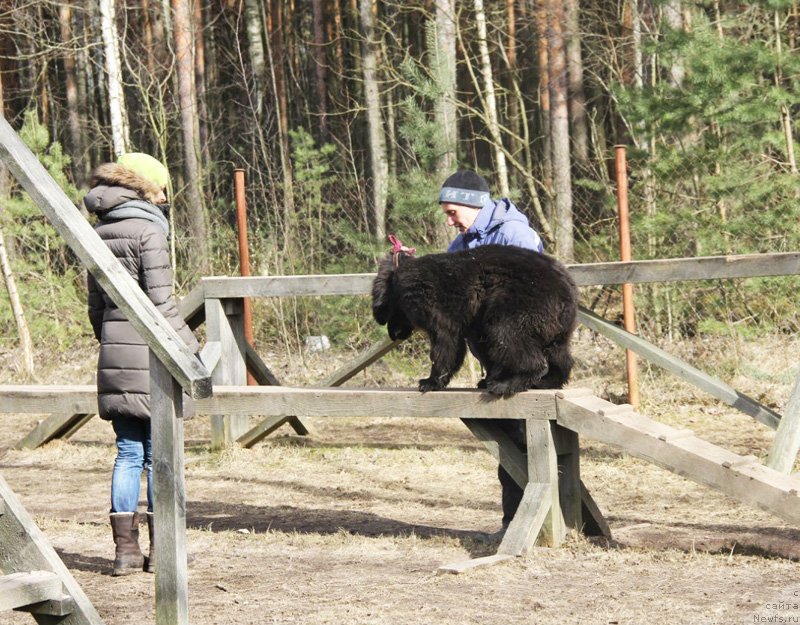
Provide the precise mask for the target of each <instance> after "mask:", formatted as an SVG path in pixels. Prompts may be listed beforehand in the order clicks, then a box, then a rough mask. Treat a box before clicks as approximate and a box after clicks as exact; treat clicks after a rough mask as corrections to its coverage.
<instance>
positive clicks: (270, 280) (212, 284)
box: [202, 273, 375, 299]
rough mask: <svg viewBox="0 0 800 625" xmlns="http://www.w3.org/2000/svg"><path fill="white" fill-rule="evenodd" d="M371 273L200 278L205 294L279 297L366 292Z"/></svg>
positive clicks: (362, 293) (209, 295)
mask: <svg viewBox="0 0 800 625" xmlns="http://www.w3.org/2000/svg"><path fill="white" fill-rule="evenodd" d="M373 280H375V274H374V273H352V274H338V275H306V276H248V277H231V278H203V279H202V283H203V289H204V290H205V294H206V297H216V298H220V299H223V298H227V297H283V296H302V295H366V294H367V293H369V292H370V291H371V290H372V282H373Z"/></svg>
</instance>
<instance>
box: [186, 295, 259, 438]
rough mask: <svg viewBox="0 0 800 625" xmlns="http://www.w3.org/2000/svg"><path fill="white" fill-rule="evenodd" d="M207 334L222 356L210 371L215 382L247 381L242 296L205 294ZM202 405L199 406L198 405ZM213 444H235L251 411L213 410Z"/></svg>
mask: <svg viewBox="0 0 800 625" xmlns="http://www.w3.org/2000/svg"><path fill="white" fill-rule="evenodd" d="M205 309H206V335H207V336H208V340H209V341H210V342H216V343H219V346H220V357H219V362H218V364H217V366H216V367H215V369H214V371H213V373H212V374H211V377H212V380H213V381H214V385H215V386H217V385H226V386H238V385H241V384H246V383H247V369H246V368H245V351H246V348H245V343H246V341H245V339H244V318H243V315H242V300H240V299H239V300H233V299H229V300H219V299H213V298H206V300H205ZM198 408H199V406H198ZM204 413H205V414H210V415H211V448H212V449H221V448H223V447H225V446H227V445H233V444H234V443H235V442H236V439H237V438H239V437H240V436H241V435H242V434H244V433H245V432H247V430H248V429H249V423H248V421H249V418H248V415H242V414H236V415H234V414H229V413H228V412H226V411H214V412H211V413H208V412H205V411H204Z"/></svg>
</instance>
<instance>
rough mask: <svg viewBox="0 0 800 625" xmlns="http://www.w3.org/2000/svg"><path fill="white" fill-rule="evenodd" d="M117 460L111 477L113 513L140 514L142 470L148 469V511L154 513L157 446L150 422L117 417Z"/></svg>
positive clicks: (112, 423) (115, 420)
mask: <svg viewBox="0 0 800 625" xmlns="http://www.w3.org/2000/svg"><path fill="white" fill-rule="evenodd" d="M111 425H112V426H113V427H114V433H115V434H116V435H117V458H116V460H114V473H113V474H112V475H111V512H136V509H137V507H138V505H139V488H140V486H141V481H142V471H144V470H145V469H146V470H147V511H148V512H152V511H153V445H152V441H151V438H150V421H146V420H144V419H137V418H135V417H117V418H115V419H112V421H111Z"/></svg>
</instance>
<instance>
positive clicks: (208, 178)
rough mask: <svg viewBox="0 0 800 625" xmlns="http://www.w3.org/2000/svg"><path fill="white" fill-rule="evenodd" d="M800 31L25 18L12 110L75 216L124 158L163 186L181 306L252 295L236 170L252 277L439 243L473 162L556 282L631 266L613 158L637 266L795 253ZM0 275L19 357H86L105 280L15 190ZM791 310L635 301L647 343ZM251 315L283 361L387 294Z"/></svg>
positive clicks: (10, 93) (370, 263)
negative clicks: (90, 187) (90, 279)
mask: <svg viewBox="0 0 800 625" xmlns="http://www.w3.org/2000/svg"><path fill="white" fill-rule="evenodd" d="M798 35H800V12H799V11H798V2H797V0H759V1H754V2H729V1H725V0H709V1H705V2H689V1H683V0H664V1H658V0H614V1H610V0H603V1H601V2H591V3H590V2H583V3H580V2H579V0H505V1H503V2H499V1H494V2H484V0H463V1H462V0H458V1H456V0H412V1H410V2H405V1H404V2H388V1H384V0H326V1H323V0H288V1H284V0H265V1H259V0H220V1H218V2H207V1H206V2H201V1H199V0H198V1H196V2H193V3H192V2H190V1H189V0H100V1H99V2H89V1H73V2H68V1H60V2H54V1H50V0H3V1H0V110H2V111H3V113H4V115H5V117H6V118H7V119H8V120H9V121H10V122H11V124H12V126H13V127H14V128H15V129H17V130H18V132H20V134H21V135H22V137H23V139H24V140H25V141H26V142H27V144H28V145H29V146H30V147H31V149H32V150H33V151H34V152H35V153H36V154H37V155H38V156H39V158H40V160H41V161H42V162H43V163H44V164H45V166H46V167H47V169H48V170H49V171H50V173H51V174H52V175H53V176H54V177H55V178H56V180H57V181H58V182H59V183H60V184H61V186H62V187H63V188H64V189H65V191H66V192H67V193H68V195H69V196H70V197H71V198H72V199H73V200H74V201H75V202H76V204H77V203H79V202H80V200H81V198H82V195H83V194H84V193H85V191H86V184H87V179H88V176H89V174H90V171H91V169H92V168H93V167H94V166H96V165H98V164H100V163H102V162H105V161H109V160H113V159H114V158H115V155H117V154H119V153H122V152H124V151H144V152H149V153H151V154H153V155H155V156H156V157H158V158H159V159H161V160H162V161H163V162H165V163H166V164H167V165H168V167H169V169H170V172H171V174H172V187H173V188H172V189H171V194H170V195H171V200H172V213H173V214H172V217H173V218H172V224H173V228H174V236H173V243H174V261H175V266H176V269H177V272H176V278H177V288H178V292H179V293H185V292H187V291H188V290H189V289H190V288H191V287H192V286H193V285H194V284H196V282H197V280H198V279H199V278H200V277H202V276H204V275H236V274H238V271H239V268H238V257H237V251H238V248H237V243H236V223H235V208H234V204H233V192H232V180H233V171H234V169H236V168H242V169H244V170H245V174H246V179H247V203H248V207H249V224H248V227H249V233H250V253H251V258H252V261H253V268H252V269H253V273H254V274H264V275H283V274H306V273H343V272H357V273H361V272H370V271H374V269H375V266H376V260H377V259H378V258H380V257H381V256H382V255H383V253H384V252H385V251H386V249H387V243H386V234H387V233H395V234H397V235H398V236H399V237H400V238H401V239H402V240H403V241H404V242H405V243H407V244H409V245H413V246H416V247H417V248H418V249H419V250H420V251H421V252H428V251H439V250H441V249H443V248H444V246H445V245H446V242H447V240H448V238H449V237H451V236H452V234H453V233H452V232H447V229H446V228H445V226H444V224H443V223H442V222H443V220H442V217H441V213H440V210H439V207H438V204H437V202H436V198H437V193H438V189H439V187H440V185H441V182H442V181H443V179H444V178H445V177H446V176H447V175H448V174H449V173H452V171H455V169H456V168H459V167H471V168H475V169H477V170H478V171H479V172H481V173H482V174H483V175H484V176H485V177H486V178H487V179H488V180H489V181H490V183H491V186H492V189H493V191H494V196H497V197H502V196H508V197H510V198H512V200H514V202H515V203H516V204H517V205H518V206H519V208H520V209H521V210H522V211H523V212H525V213H526V214H527V215H528V217H529V218H530V220H531V223H532V225H533V226H534V227H535V228H536V229H537V230H538V231H539V232H540V233H542V235H543V238H544V239H545V242H546V249H547V251H549V252H550V253H553V254H555V255H556V256H557V257H559V258H560V259H561V260H563V261H565V262H596V261H606V260H614V259H616V258H618V254H617V249H618V238H617V237H618V234H617V228H616V217H615V215H616V208H615V206H616V205H615V188H614V167H613V146H615V145H618V144H621V145H625V146H627V148H628V163H629V178H630V183H631V188H630V204H631V212H632V236H633V250H634V257H635V258H638V259H648V258H671V257H672V258H674V257H687V256H704V255H714V254H729V253H730V254H744V253H755V252H780V251H791V250H797V249H798V237H799V236H800V232H798V228H797V227H796V224H797V219H798V213H799V212H800V206H799V203H798V194H799V193H800V187H799V186H798V169H797V163H796V158H795V138H796V135H797V133H796V130H795V127H794V120H795V118H796V117H797V115H798V112H800V101H799V100H798V96H799V95H800V90H798V78H800V72H799V71H798V70H800V55H798V54H797V46H798ZM0 261H1V263H2V268H3V276H4V280H5V284H6V289H4V290H2V292H0V350H14V349H17V348H20V347H21V348H23V351H24V350H25V349H29V348H30V345H31V344H34V345H37V346H41V347H44V348H45V350H46V351H47V352H49V353H51V352H52V350H56V351H57V352H64V351H67V350H68V349H69V348H70V346H72V345H74V344H75V343H76V342H79V343H80V342H82V343H84V344H90V343H91V341H92V340H93V338H92V337H91V331H90V329H89V327H88V323H87V322H86V319H85V310H84V307H85V273H84V272H83V270H82V268H81V266H80V264H79V263H78V261H77V259H76V258H75V257H74V256H73V255H72V253H71V252H70V251H69V249H68V248H67V247H66V246H65V244H64V243H63V242H62V241H61V240H60V238H59V237H58V236H57V235H56V233H55V231H54V230H53V229H52V228H51V227H50V226H49V225H48V224H47V222H46V220H45V219H44V217H42V216H41V214H40V213H39V211H38V209H36V207H35V206H34V205H33V203H32V202H31V201H30V199H29V198H28V197H27V195H26V194H25V193H24V192H23V191H22V190H21V189H20V188H19V187H18V186H17V185H16V183H15V182H14V180H13V179H12V178H11V177H10V176H9V174H8V173H7V172H6V171H4V170H3V169H2V168H0ZM795 290H796V280H795V279H793V278H784V279H780V278H777V279H776V278H770V279H763V280H760V279H752V280H748V281H747V282H746V283H742V282H735V281H729V282H722V281H716V282H693V283H676V284H672V285H647V286H639V287H637V290H636V298H637V300H636V303H637V309H638V319H639V325H640V330H641V331H642V333H644V334H646V335H650V336H653V337H660V338H664V337H666V338H667V339H672V338H680V337H687V336H688V337H692V336H695V335H697V334H698V333H714V332H721V333H726V334H727V333H731V332H732V331H735V332H737V333H742V334H746V333H747V332H763V331H768V332H772V331H775V330H777V331H781V332H789V333H794V332H796V331H797V329H798V314H797V305H796V303H797V298H796V296H795ZM583 297H584V303H585V304H586V305H588V306H590V307H591V308H594V309H596V310H597V311H598V312H599V313H600V314H603V315H604V316H607V317H614V316H615V315H616V314H618V313H617V311H618V309H619V303H618V294H617V291H616V290H615V289H608V288H606V289H603V288H598V289H595V290H588V289H587V290H584V291H583ZM257 305H258V306H260V307H261V308H260V309H257V310H260V312H257V313H256V315H255V316H256V319H257V321H258V327H257V330H258V335H257V338H260V339H261V340H267V341H270V340H274V339H275V337H276V336H280V337H281V338H280V339H279V341H278V342H280V343H282V344H284V345H285V346H286V347H287V349H288V350H289V351H291V350H292V349H299V348H300V347H301V346H302V337H303V336H304V335H309V334H311V335H317V334H327V335H328V336H330V337H331V338H332V339H333V340H332V342H334V343H336V344H338V345H340V346H341V345H346V346H348V347H351V348H357V347H359V346H361V345H363V344H364V343H365V342H367V341H369V340H370V339H371V338H374V337H375V336H377V335H378V332H379V330H378V328H377V327H375V324H374V323H371V320H370V318H369V308H368V302H366V301H365V298H328V299H327V300H326V299H317V300H309V299H306V300H292V301H290V302H283V301H280V300H276V301H269V302H260V303H258V304H257ZM26 360H28V361H29V362H28V364H29V365H30V367H31V368H32V365H33V363H32V361H30V359H26ZM21 369H23V370H28V367H27V366H22V367H21Z"/></svg>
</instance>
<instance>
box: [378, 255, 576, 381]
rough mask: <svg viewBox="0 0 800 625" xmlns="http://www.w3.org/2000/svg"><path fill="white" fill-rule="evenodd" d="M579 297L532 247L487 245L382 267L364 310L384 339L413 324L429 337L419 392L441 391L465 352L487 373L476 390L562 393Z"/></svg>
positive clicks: (400, 258) (561, 270)
mask: <svg viewBox="0 0 800 625" xmlns="http://www.w3.org/2000/svg"><path fill="white" fill-rule="evenodd" d="M577 308H578V294H577V289H576V288H575V283H574V282H573V281H572V278H571V277H570V275H569V273H568V272H567V270H566V268H565V267H564V265H562V264H561V263H560V262H558V261H557V260H555V259H554V258H551V257H550V256H545V255H544V254H539V253H537V252H533V251H530V250H525V249H522V248H519V247H513V246H501V245H486V246H482V247H478V248H475V249H473V250H467V251H463V252H455V253H451V254H429V255H427V256H421V257H419V258H415V257H413V256H409V255H407V254H404V253H402V252H400V253H394V254H390V255H389V256H388V257H387V258H385V259H384V260H383V261H381V264H380V268H379V271H378V275H377V277H376V278H375V281H374V283H373V285H372V312H373V314H374V316H375V320H376V321H377V322H378V323H379V324H381V325H384V324H386V325H387V326H388V330H389V336H390V337H391V338H392V339H405V338H408V336H409V335H410V334H411V332H412V331H413V329H414V328H421V329H423V330H425V332H427V333H428V336H429V337H430V341H431V374H430V377H427V378H425V379H424V380H420V381H419V390H420V391H422V392H423V393H424V392H426V391H436V390H440V389H443V388H444V387H445V386H447V384H448V382H450V378H451V377H452V376H453V374H455V372H456V371H458V369H459V367H461V364H462V363H463V362H464V356H465V355H466V349H467V348H466V342H467V341H468V342H469V345H470V348H471V350H472V351H473V353H474V354H475V355H476V356H477V357H478V359H479V360H480V362H481V364H482V365H483V367H484V369H485V371H486V377H485V379H483V380H481V382H480V384H479V385H478V388H485V389H486V390H487V391H488V392H489V393H491V394H492V395H498V396H503V397H508V396H511V395H513V394H514V393H518V392H521V391H524V390H527V389H529V388H561V387H562V386H563V385H564V384H565V383H566V381H567V379H568V378H569V373H570V370H571V369H572V363H573V361H572V356H571V355H570V352H569V342H570V337H571V335H572V331H573V330H574V328H575V319H576V315H577Z"/></svg>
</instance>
